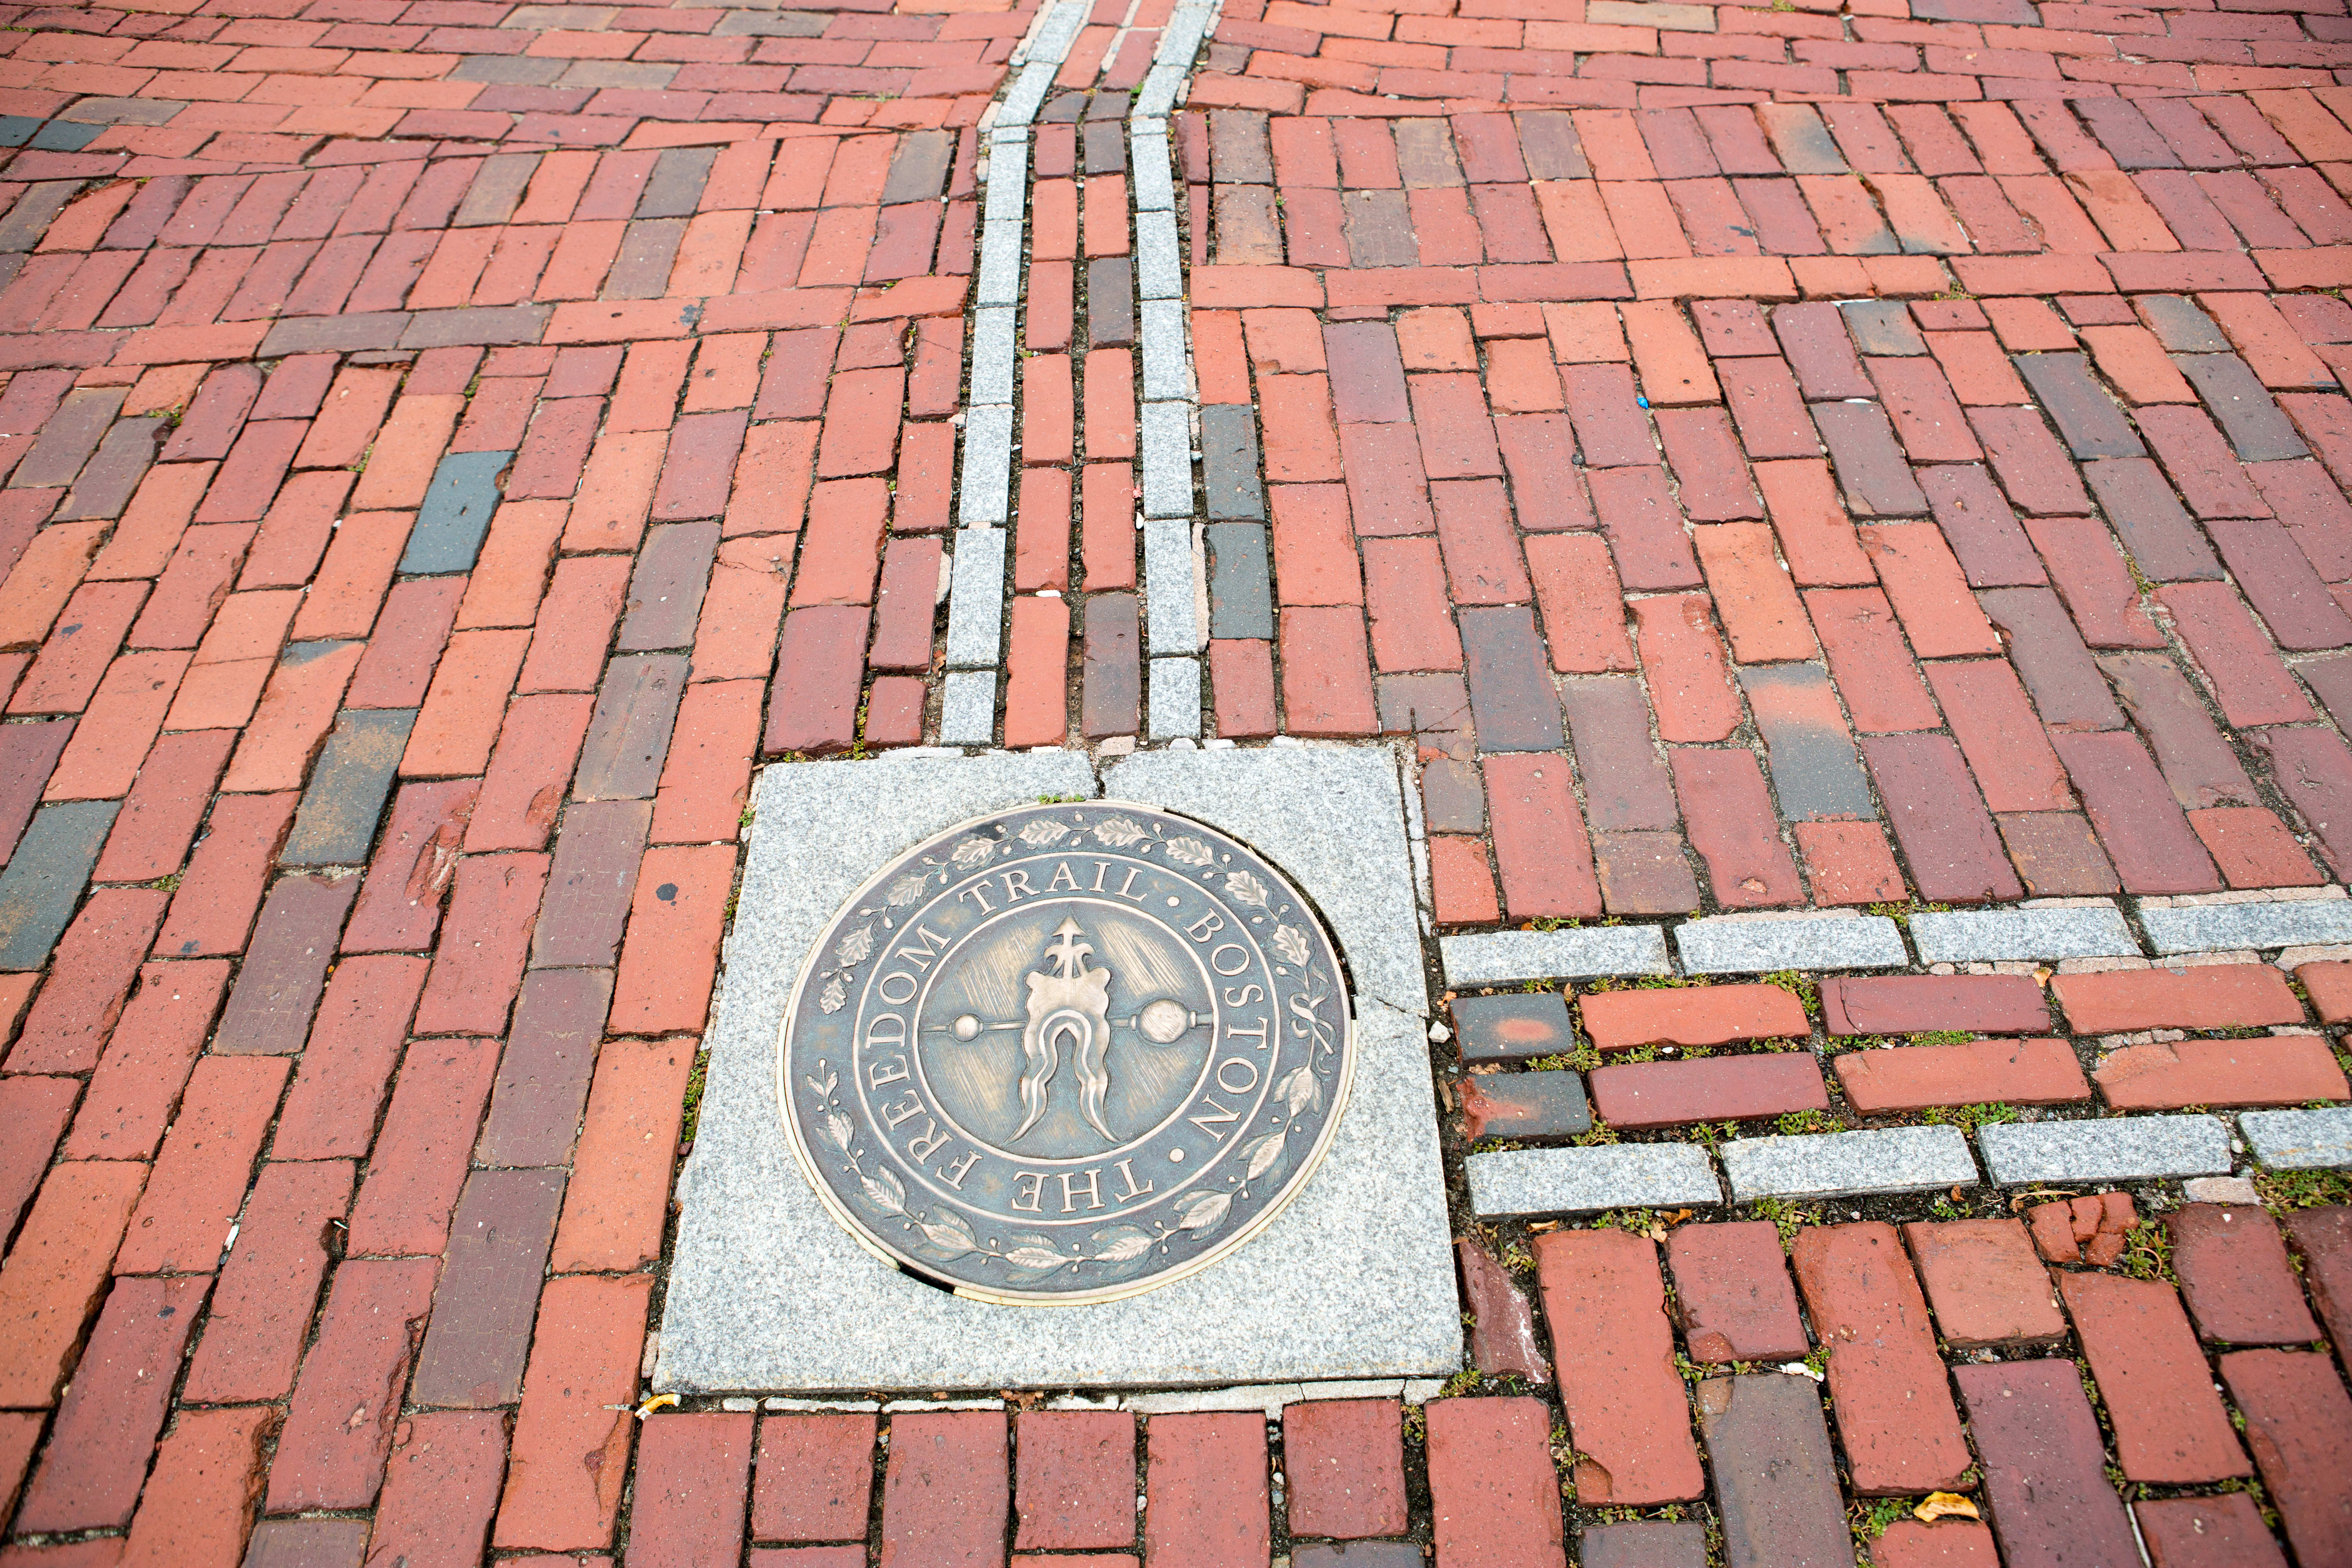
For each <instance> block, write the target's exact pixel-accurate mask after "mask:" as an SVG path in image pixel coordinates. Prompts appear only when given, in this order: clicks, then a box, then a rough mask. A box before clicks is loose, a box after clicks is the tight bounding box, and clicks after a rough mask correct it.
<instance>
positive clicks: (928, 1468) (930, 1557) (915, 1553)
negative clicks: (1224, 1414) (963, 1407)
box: [881, 1410, 1265, 1563]
mask: <svg viewBox="0 0 2352 1568" xmlns="http://www.w3.org/2000/svg"><path fill="white" fill-rule="evenodd" d="M1161 1419H1162V1420H1168V1421H1172V1422H1174V1423H1175V1424H1177V1425H1179V1426H1181V1424H1182V1423H1184V1422H1185V1421H1187V1420H1192V1421H1202V1420H1210V1421H1213V1420H1215V1419H1216V1417H1214V1416H1191V1417H1186V1416H1174V1417H1164V1416H1163V1417H1162V1418H1161ZM1250 1419H1251V1422H1252V1425H1253V1426H1255V1425H1256V1419H1255V1417H1251V1418H1250ZM1159 1426H1160V1423H1159V1422H1154V1423H1153V1424H1152V1427H1153V1431H1154V1433H1155V1434H1156V1433H1157V1432H1158V1430H1159ZM1261 1429H1262V1428H1261ZM1009 1435H1010V1434H1009V1432H1008V1431H1007V1428H1006V1424H1005V1419H1004V1417H1003V1415H1000V1414H998V1413H997V1412H995V1411H992V1410H990V1411H980V1410H974V1411H954V1412H941V1413H938V1414H913V1413H909V1414H904V1415H898V1416H895V1417H893V1418H892V1420H891V1422H890V1458H889V1462H888V1465H887V1468H886V1469H885V1471H884V1474H883V1480H882V1553H881V1561H882V1562H884V1563H898V1562H902V1561H904V1562H926V1563H986V1562H993V1561H995V1560H996V1558H997V1557H998V1556H999V1555H1001V1554H1002V1553H1003V1550H1004V1519H1005V1514H1006V1513H1007V1511H1008V1505H1009V1503H1010V1501H1011V1499H1010V1496H1009V1493H1010V1491H1011V1481H1012V1475H1011V1469H1012V1465H1011V1456H1010V1455H1009V1454H1008V1453H1007V1452H1006V1447H1007V1443H1006V1438H1007V1437H1008V1436H1009ZM1261 1440H1262V1439H1261ZM1155 1468H1156V1467H1155ZM1260 1485H1261V1488H1262V1487H1263V1483H1260ZM1177 1506H1179V1507H1181V1503H1178V1504H1177ZM1258 1514H1259V1517H1260V1518H1261V1519H1262V1518H1264V1516H1265V1504H1264V1503H1263V1502H1261V1503H1260V1504H1259V1505H1258ZM1259 1528H1260V1529H1261V1530H1263V1529H1264V1526H1263V1525H1261V1526H1259Z"/></svg>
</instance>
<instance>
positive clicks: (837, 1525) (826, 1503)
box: [751, 1412, 1134, 1541]
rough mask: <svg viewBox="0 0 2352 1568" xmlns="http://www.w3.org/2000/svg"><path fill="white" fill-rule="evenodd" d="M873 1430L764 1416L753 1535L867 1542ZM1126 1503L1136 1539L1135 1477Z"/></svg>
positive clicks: (850, 1422)
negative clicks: (1134, 1516)
mask: <svg viewBox="0 0 2352 1568" xmlns="http://www.w3.org/2000/svg"><path fill="white" fill-rule="evenodd" d="M874 1436H875V1417H874V1416H872V1415H856V1414H853V1413H830V1412H828V1413H824V1414H817V1415H770V1416H768V1417H766V1418H765V1419H763V1420H762V1421H761V1423H760V1456H759V1468H758V1472H757V1477H756V1479H755V1482H754V1485H753V1488H752V1491H751V1535H752V1538H753V1539H754V1540H759V1541H848V1540H863V1539H864V1537H865V1535H866V1520H867V1505H868V1501H869V1500H870V1499H871V1497H872V1495H873V1487H874ZM1129 1453H1130V1454H1131V1453H1132V1449H1131V1448H1130V1450H1129ZM1121 1501H1122V1502H1124V1503H1125V1504H1126V1505H1127V1507H1128V1509H1129V1515H1130V1518H1129V1535H1128V1537H1127V1539H1129V1540H1131V1539H1133V1530H1134V1526H1133V1522H1132V1517H1131V1516H1132V1510H1133V1509H1134V1500H1133V1493H1132V1488H1131V1483H1130V1484H1129V1489H1127V1490H1125V1491H1123V1492H1122V1494H1121ZM1024 1506H1025V1505H1024Z"/></svg>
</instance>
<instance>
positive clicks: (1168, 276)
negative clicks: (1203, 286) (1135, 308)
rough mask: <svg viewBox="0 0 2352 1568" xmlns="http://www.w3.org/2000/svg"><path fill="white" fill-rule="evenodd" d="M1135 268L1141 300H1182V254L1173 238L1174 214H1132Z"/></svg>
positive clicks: (1174, 228)
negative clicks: (1133, 215)
mask: <svg viewBox="0 0 2352 1568" xmlns="http://www.w3.org/2000/svg"><path fill="white" fill-rule="evenodd" d="M1135 269H1136V281H1137V287H1138V291H1139V293H1140V294H1141V295H1142V297H1143V298H1144V299H1146V300H1176V299H1181V298H1182V297H1183V293H1184V251H1183V247H1182V246H1181V244H1180V243H1179V242H1178V240H1177V238H1176V215H1175V214H1174V213H1172V212H1159V211H1146V212H1139V213H1137V214H1136V215H1135Z"/></svg>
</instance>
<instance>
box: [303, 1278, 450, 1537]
mask: <svg viewBox="0 0 2352 1568" xmlns="http://www.w3.org/2000/svg"><path fill="white" fill-rule="evenodd" d="M438 1268H439V1265H438V1264H437V1263H436V1261H435V1260H434V1259H432V1258H387V1259H383V1260H376V1259H353V1260H352V1261H349V1262H346V1263H344V1264H343V1265H342V1266H341V1268H337V1269H336V1270H335V1279H334V1283H333V1284H332V1285H331V1287H329V1289H328V1291H327V1306H326V1310H325V1312H324V1313H323V1314H322V1315H321V1317H320V1322H319V1336H318V1339H317V1341H316V1342H314V1343H313V1344H312V1345H311V1346H310V1352H309V1353H308V1354H307V1355H305V1356H304V1357H303V1359H302V1373H301V1376H300V1377H299V1379H298V1380H297V1381H296V1383H295V1385H294V1400H293V1403H292V1405H290V1406H289V1409H288V1412H287V1416H286V1426H285V1430H284V1431H283V1432H281V1433H280V1434H279V1435H278V1453H277V1456H276V1458H274V1459H273V1460H272V1461H271V1464H270V1467H269V1499H268V1504H269V1507H270V1508H271V1509H272V1510H276V1511H278V1512H289V1511H292V1510H297V1509H303V1508H318V1509H344V1508H367V1507H370V1506H372V1505H373V1503H374V1501H375V1499H376V1492H377V1490H378V1489H380V1488H381V1487H382V1486H383V1471H384V1463H385V1460H386V1458H387V1457H388V1456H389V1455H390V1453H391V1450H392V1436H393V1424H394V1421H396V1420H397V1419H398V1418H399V1415H400V1393H399V1391H400V1390H401V1388H402V1387H403V1386H404V1384H406V1383H407V1381H408V1367H409V1363H410V1360H411V1358H412V1356H413V1355H414V1354H415V1339H416V1335H417V1333H418V1331H419V1330H420V1327H421V1325H422V1323H423V1321H424V1319H425V1315H426V1313H427V1312H428V1311H429V1310H431V1307H432V1300H433V1277H434V1275H435V1273H436V1272H437V1270H438Z"/></svg>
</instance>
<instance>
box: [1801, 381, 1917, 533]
mask: <svg viewBox="0 0 2352 1568" xmlns="http://www.w3.org/2000/svg"><path fill="white" fill-rule="evenodd" d="M1812 410H1813V424H1814V426H1815V427H1816V428H1818V429H1819V430H1820V431H1821V433H1822V445H1823V446H1825V447H1828V448H1829V449H1830V462H1831V464H1832V466H1833V467H1834V468H1836V469H1837V477H1838V488H1839V489H1843V491H1844V492H1845V504H1846V509H1847V510H1850V511H1852V512H1853V513H1854V514H1855V515H1856V516H1858V517H1917V516H1919V515H1920V514H1921V513H1923V512H1925V511H1926V510H1927V497H1926V496H1924V495H1921V494H1920V493H1919V486H1918V484H1917V483H1916V481H1915V480H1914V479H1912V477H1911V465H1910V464H1908V463H1906V462H1905V461H1904V460H1903V449H1902V448H1901V447H1898V446H1896V445H1895V426H1893V425H1891V424H1889V423H1888V422H1887V418H1886V410H1885V409H1884V408H1881V407H1880V406H1879V405H1877V404H1875V403H1816V404H1814V405H1812Z"/></svg>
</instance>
